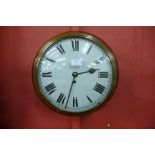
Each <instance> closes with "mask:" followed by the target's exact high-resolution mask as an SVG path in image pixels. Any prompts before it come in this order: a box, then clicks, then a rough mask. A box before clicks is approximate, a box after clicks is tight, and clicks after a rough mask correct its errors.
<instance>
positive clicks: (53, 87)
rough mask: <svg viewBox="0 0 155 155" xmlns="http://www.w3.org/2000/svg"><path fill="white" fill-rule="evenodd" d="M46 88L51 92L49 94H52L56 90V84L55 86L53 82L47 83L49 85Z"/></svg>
mask: <svg viewBox="0 0 155 155" xmlns="http://www.w3.org/2000/svg"><path fill="white" fill-rule="evenodd" d="M45 89H46V91H47V92H48V93H49V95H50V94H52V93H53V92H54V91H56V86H55V84H54V83H51V84H49V85H47V86H46V87H45Z"/></svg>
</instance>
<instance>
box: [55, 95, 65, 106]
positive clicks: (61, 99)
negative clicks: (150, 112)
mask: <svg viewBox="0 0 155 155" xmlns="http://www.w3.org/2000/svg"><path fill="white" fill-rule="evenodd" d="M65 99H66V96H65V95H64V94H62V93H61V94H60V95H59V97H58V99H57V102H58V103H61V104H63V103H64V101H65Z"/></svg>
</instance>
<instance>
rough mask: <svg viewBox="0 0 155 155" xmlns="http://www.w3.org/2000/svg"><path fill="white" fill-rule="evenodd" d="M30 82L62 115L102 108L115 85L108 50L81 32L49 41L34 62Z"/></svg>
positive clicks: (113, 61) (98, 41)
mask: <svg viewBox="0 0 155 155" xmlns="http://www.w3.org/2000/svg"><path fill="white" fill-rule="evenodd" d="M33 71H34V72H33V81H34V83H35V87H36V88H37V91H38V93H39V94H40V96H41V98H42V99H43V100H44V101H45V102H46V103H48V105H50V106H51V107H52V108H54V109H55V110H58V111H60V112H63V113H72V114H81V113H85V112H88V111H92V110H93V109H96V108H97V107H100V106H101V105H103V104H104V103H105V102H106V101H107V100H108V99H109V98H110V96H111V94H112V92H113V90H114V87H115V86H116V82H117V64H116V61H115V57H114V55H113V54H112V53H111V50H110V49H109V48H108V47H107V46H106V45H105V43H103V42H102V41H101V40H99V39H97V38H96V37H94V36H92V35H90V34H87V33H81V32H70V33H64V34H60V35H59V36H56V37H55V38H53V39H52V40H50V41H48V42H47V43H46V44H45V45H44V46H43V47H42V49H41V50H40V52H39V54H38V55H37V57H36V59H35V62H34V69H33Z"/></svg>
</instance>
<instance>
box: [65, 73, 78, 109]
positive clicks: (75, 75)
mask: <svg viewBox="0 0 155 155" xmlns="http://www.w3.org/2000/svg"><path fill="white" fill-rule="evenodd" d="M72 76H73V80H72V83H71V87H70V90H69V93H68V97H67V101H66V105H65V108H66V107H67V104H68V100H69V97H70V94H71V90H72V87H73V84H74V83H75V81H74V80H75V78H76V77H77V76H78V73H77V72H73V73H72Z"/></svg>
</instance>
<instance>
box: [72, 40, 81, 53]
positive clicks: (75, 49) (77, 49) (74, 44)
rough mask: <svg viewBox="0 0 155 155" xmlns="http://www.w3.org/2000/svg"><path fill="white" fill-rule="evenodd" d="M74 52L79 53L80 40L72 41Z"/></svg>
mask: <svg viewBox="0 0 155 155" xmlns="http://www.w3.org/2000/svg"><path fill="white" fill-rule="evenodd" d="M72 48H73V51H79V40H72Z"/></svg>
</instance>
